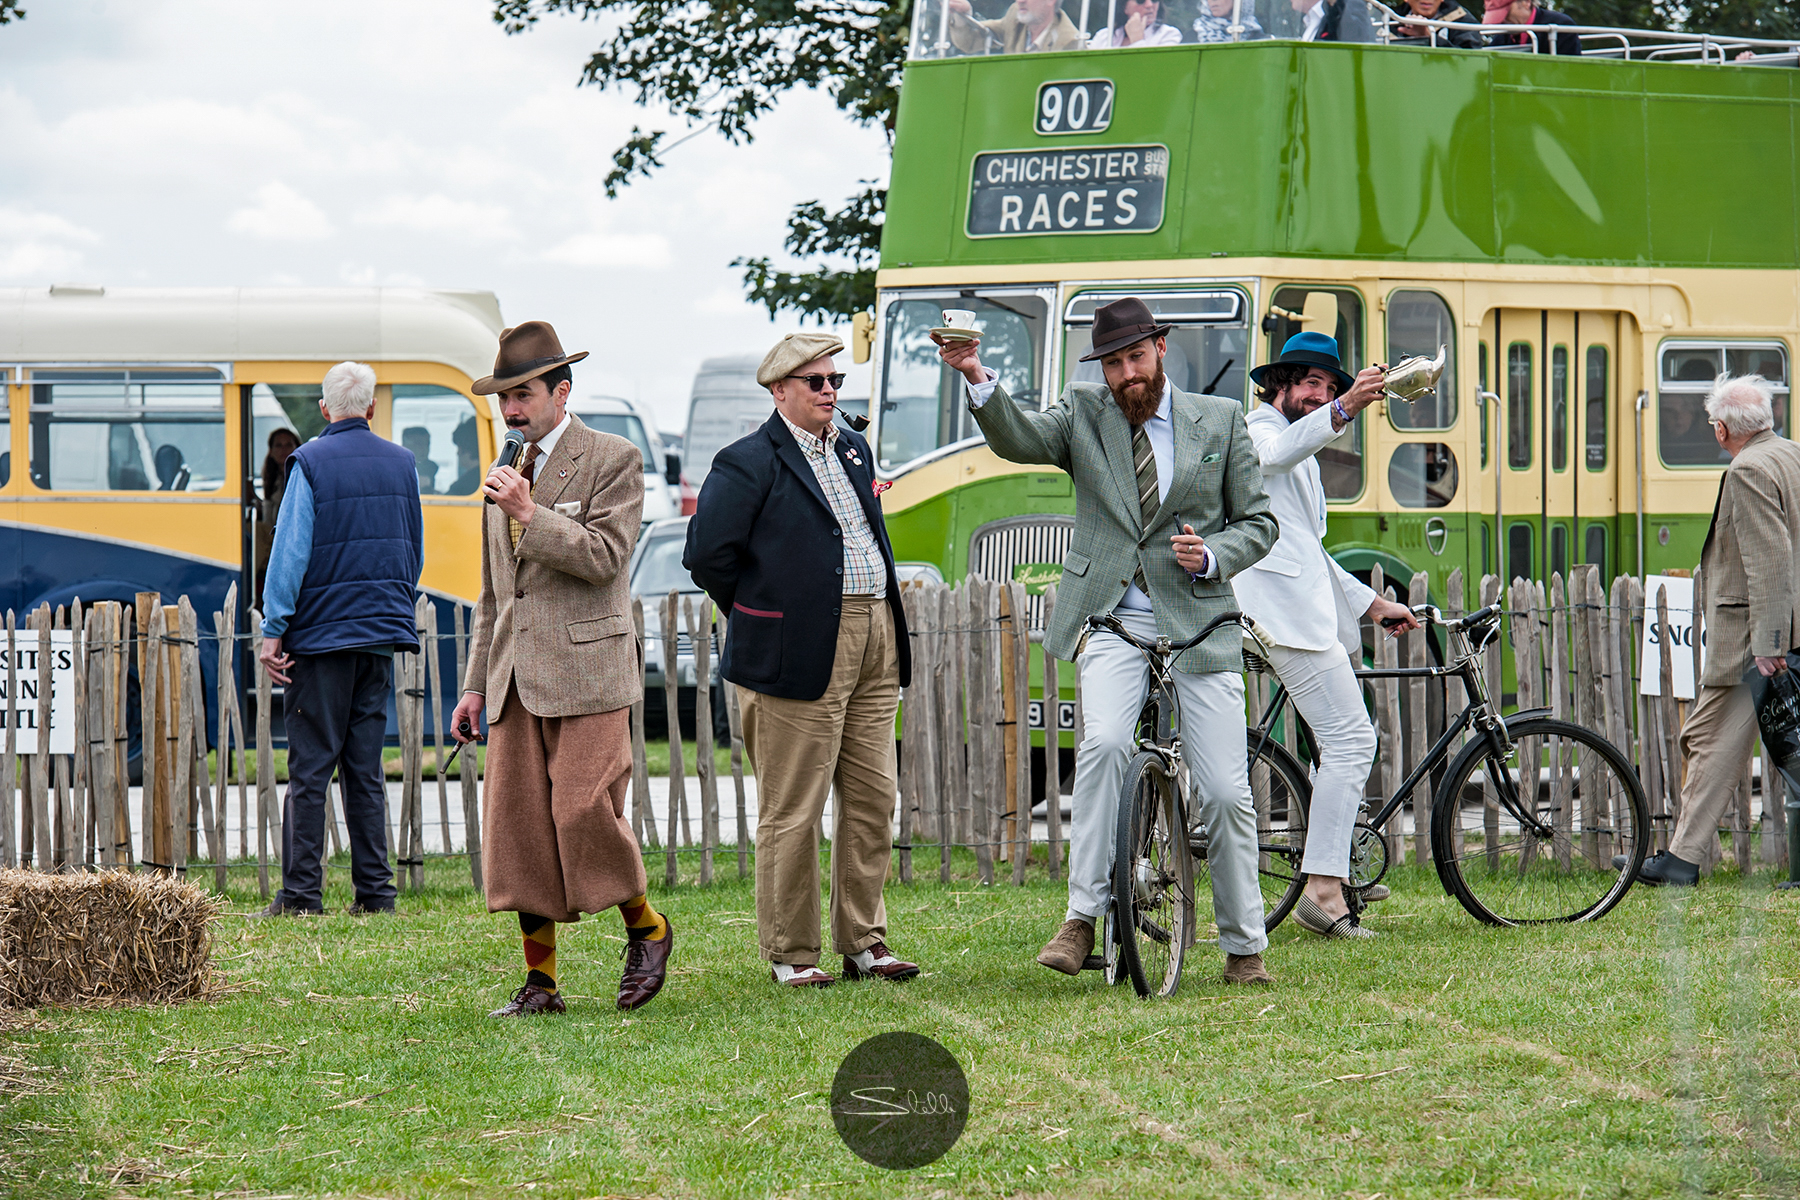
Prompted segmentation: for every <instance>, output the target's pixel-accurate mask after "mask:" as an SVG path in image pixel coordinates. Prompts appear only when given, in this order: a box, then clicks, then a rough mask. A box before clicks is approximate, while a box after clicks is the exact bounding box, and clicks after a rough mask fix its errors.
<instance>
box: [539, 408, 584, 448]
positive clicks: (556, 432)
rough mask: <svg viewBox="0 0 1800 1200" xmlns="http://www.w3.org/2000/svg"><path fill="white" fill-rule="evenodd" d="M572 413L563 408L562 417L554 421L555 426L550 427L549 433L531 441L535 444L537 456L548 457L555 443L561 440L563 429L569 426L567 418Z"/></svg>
mask: <svg viewBox="0 0 1800 1200" xmlns="http://www.w3.org/2000/svg"><path fill="white" fill-rule="evenodd" d="M574 415H575V414H573V413H571V412H568V411H566V410H565V411H564V412H563V419H562V420H560V421H558V422H557V423H556V428H555V429H552V430H551V431H550V432H549V433H546V434H545V435H544V436H543V437H541V438H539V439H538V440H537V441H536V442H535V443H533V444H534V445H536V446H537V450H538V457H539V458H549V457H550V455H551V452H552V451H554V450H555V449H556V443H557V442H559V441H561V440H562V435H563V430H565V429H567V428H568V427H569V418H571V417H572V416H574Z"/></svg>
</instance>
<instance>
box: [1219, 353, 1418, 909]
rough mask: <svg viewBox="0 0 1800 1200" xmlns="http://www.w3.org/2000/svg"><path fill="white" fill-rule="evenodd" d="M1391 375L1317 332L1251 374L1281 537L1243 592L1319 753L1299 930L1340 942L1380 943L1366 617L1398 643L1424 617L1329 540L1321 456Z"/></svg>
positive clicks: (1254, 424)
mask: <svg viewBox="0 0 1800 1200" xmlns="http://www.w3.org/2000/svg"><path fill="white" fill-rule="evenodd" d="M1383 374H1384V368H1383V367H1381V366H1379V365H1377V366H1372V367H1368V368H1366V369H1365V370H1363V371H1362V373H1361V374H1359V375H1357V376H1356V378H1354V379H1352V378H1351V377H1350V375H1349V373H1348V372H1346V371H1345V370H1344V369H1343V367H1342V366H1341V365H1340V362H1339V358H1338V346H1337V339H1336V338H1332V337H1327V336H1325V335H1324V334H1322V333H1311V332H1306V333H1297V334H1295V335H1294V336H1293V337H1291V338H1289V339H1288V340H1287V345H1285V346H1283V347H1282V350H1281V357H1280V358H1278V359H1276V360H1275V361H1274V362H1272V363H1264V364H1263V365H1262V366H1260V367H1256V368H1254V369H1253V370H1252V371H1251V372H1250V378H1251V380H1252V381H1253V382H1254V383H1255V384H1256V385H1257V393H1256V395H1257V398H1258V399H1259V400H1261V401H1262V404H1261V405H1260V406H1259V407H1258V408H1257V409H1256V410H1255V411H1254V412H1252V413H1251V414H1250V416H1249V418H1248V426H1249V429H1250V436H1251V438H1252V439H1254V440H1255V443H1256V452H1257V456H1258V458H1259V460H1260V461H1261V463H1262V471H1263V478H1264V481H1265V483H1266V485H1267V487H1268V490H1269V501H1270V504H1271V506H1272V507H1273V509H1274V511H1275V516H1276V519H1277V520H1279V521H1280V522H1281V536H1280V537H1279V538H1278V539H1277V540H1276V542H1275V548H1274V549H1273V550H1271V551H1270V552H1269V554H1268V556H1267V557H1265V558H1263V559H1262V560H1260V561H1259V562H1256V563H1254V564H1253V565H1252V566H1251V568H1250V569H1249V570H1247V571H1245V572H1244V573H1243V574H1241V575H1238V576H1236V577H1235V578H1233V579H1232V581H1231V586H1232V588H1233V590H1234V591H1236V593H1237V600H1238V604H1239V606H1240V607H1242V609H1243V610H1244V612H1245V613H1246V614H1247V615H1249V616H1250V617H1252V618H1253V619H1255V621H1256V623H1257V624H1258V625H1260V626H1261V627H1262V632H1263V633H1264V634H1265V636H1266V640H1267V641H1268V642H1269V643H1270V644H1269V645H1268V646H1267V647H1266V649H1267V652H1268V659H1269V665H1270V666H1271V667H1272V668H1274V670H1275V673H1276V675H1278V676H1280V678H1281V682H1282V683H1283V684H1285V685H1286V686H1287V690H1288V694H1289V695H1290V696H1292V697H1293V701H1294V707H1295V708H1296V709H1298V710H1299V712H1300V715H1301V717H1302V718H1304V719H1305V721H1306V724H1307V726H1308V727H1309V728H1310V729H1311V730H1312V735H1313V745H1314V746H1315V747H1316V748H1317V750H1318V754H1319V767H1318V771H1317V773H1316V774H1315V775H1314V777H1313V783H1312V809H1311V812H1310V813H1309V815H1308V819H1307V831H1306V854H1305V857H1304V858H1303V859H1302V860H1301V863H1300V869H1301V870H1302V871H1303V872H1305V873H1306V876H1307V879H1306V891H1305V893H1304V894H1303V895H1302V896H1301V897H1300V899H1299V900H1298V901H1296V902H1295V904H1294V921H1295V922H1296V923H1297V924H1298V925H1299V926H1300V927H1301V928H1302V929H1307V930H1310V931H1312V932H1313V933H1316V934H1319V935H1320V936H1322V937H1328V938H1338V937H1373V936H1374V934H1373V932H1372V931H1371V930H1367V929H1364V928H1363V927H1362V926H1360V925H1359V924H1357V923H1356V919H1355V918H1354V917H1353V916H1352V915H1351V913H1350V908H1349V905H1348V903H1347V902H1346V900H1345V898H1344V891H1343V885H1344V884H1345V883H1347V882H1348V880H1349V875H1350V838H1351V835H1352V833H1353V832H1354V831H1355V827H1356V812H1357V809H1358V808H1359V807H1360V806H1361V804H1362V794H1363V785H1364V784H1366V783H1367V782H1368V779H1369V767H1370V766H1371V765H1372V764H1373V763H1374V761H1375V730H1374V728H1373V727H1372V726H1371V725H1370V724H1369V718H1368V714H1367V712H1366V711H1365V710H1364V708H1363V700H1362V688H1361V686H1360V685H1359V684H1358V683H1357V681H1356V671H1355V667H1354V666H1353V665H1352V664H1351V659H1350V655H1355V656H1357V658H1358V659H1360V658H1361V655H1362V634H1361V631H1360V629H1359V627H1358V622H1357V618H1358V617H1362V616H1367V617H1368V618H1370V619H1371V620H1373V621H1378V622H1380V623H1381V624H1382V625H1383V626H1385V627H1386V628H1387V629H1388V630H1389V631H1390V632H1392V633H1395V634H1398V633H1401V632H1404V631H1405V630H1408V629H1417V628H1418V627H1419V622H1418V620H1417V619H1416V618H1415V617H1414V616H1413V614H1412V610H1410V609H1408V608H1407V607H1406V606H1405V605H1404V604H1399V603H1396V602H1394V601H1392V600H1386V599H1383V598H1382V597H1380V596H1377V595H1376V594H1375V593H1374V591H1373V590H1372V589H1370V587H1369V586H1368V585H1367V584H1365V583H1363V582H1362V581H1361V580H1359V579H1357V578H1356V577H1355V576H1354V575H1352V574H1350V572H1348V571H1346V570H1344V568H1343V567H1341V566H1339V565H1338V563H1337V560H1335V559H1334V558H1332V557H1331V555H1329V554H1327V553H1326V552H1325V545H1324V542H1323V541H1321V539H1322V538H1323V537H1324V534H1325V488H1324V486H1323V483H1322V481H1321V480H1320V478H1319V464H1318V461H1317V457H1316V456H1317V455H1318V452H1319V451H1320V450H1322V449H1323V448H1324V447H1325V446H1326V445H1328V444H1329V443H1330V442H1331V441H1332V439H1334V438H1336V437H1338V436H1339V435H1340V434H1342V433H1343V431H1344V430H1345V429H1346V428H1347V427H1348V426H1349V424H1350V422H1351V421H1353V420H1355V419H1356V414H1357V413H1359V412H1361V411H1362V410H1363V409H1365V408H1367V407H1368V406H1369V405H1370V404H1371V403H1373V402H1374V401H1375V400H1377V399H1379V398H1380V397H1381V395H1382V392H1383V386H1384V385H1383ZM1346 651H1348V652H1349V653H1348V654H1346V653H1345V652H1346ZM1422 808H1423V806H1421V811H1422Z"/></svg>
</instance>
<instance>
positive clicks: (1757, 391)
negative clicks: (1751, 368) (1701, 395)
mask: <svg viewBox="0 0 1800 1200" xmlns="http://www.w3.org/2000/svg"><path fill="white" fill-rule="evenodd" d="M1706 415H1707V416H1708V417H1709V418H1710V419H1712V420H1714V421H1717V422H1719V424H1721V425H1723V426H1725V432H1727V433H1729V434H1730V435H1731V436H1732V437H1749V436H1750V435H1751V434H1753V433H1761V432H1762V431H1763V430H1765V429H1773V428H1775V389H1774V388H1772V387H1770V386H1769V381H1768V380H1766V379H1764V378H1763V377H1762V376H1761V375H1739V376H1737V377H1736V378H1733V377H1731V376H1729V375H1721V376H1719V381H1718V382H1717V383H1716V384H1714V385H1713V390H1712V393H1711V394H1710V395H1708V396H1707V397H1706Z"/></svg>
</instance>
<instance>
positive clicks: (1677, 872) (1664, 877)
mask: <svg viewBox="0 0 1800 1200" xmlns="http://www.w3.org/2000/svg"><path fill="white" fill-rule="evenodd" d="M1612 861H1613V866H1614V867H1616V868H1624V867H1628V866H1630V865H1631V859H1630V858H1629V857H1627V856H1626V855H1623V854H1615V855H1613V860H1612ZM1637 881H1638V882H1639V883H1641V884H1644V885H1645V886H1647V887H1662V886H1663V885H1664V884H1668V885H1669V886H1670V887H1693V886H1694V885H1695V884H1697V883H1699V882H1700V867H1699V866H1698V865H1697V864H1695V863H1691V862H1689V861H1688V860H1687V859H1685V858H1677V857H1676V856H1675V855H1673V854H1670V853H1669V852H1668V851H1667V850H1664V851H1661V852H1660V853H1657V854H1652V855H1651V856H1650V857H1649V858H1646V859H1645V860H1644V865H1643V866H1641V867H1639V868H1638V873H1637Z"/></svg>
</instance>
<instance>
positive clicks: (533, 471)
mask: <svg viewBox="0 0 1800 1200" xmlns="http://www.w3.org/2000/svg"><path fill="white" fill-rule="evenodd" d="M537 453H538V448H537V443H536V442H533V443H531V445H529V446H527V447H525V462H524V464H523V465H521V466H520V467H519V474H521V475H523V476H524V477H525V486H526V487H528V488H529V487H530V486H532V484H534V483H535V482H537V480H536V475H537ZM506 532H507V533H509V534H511V535H512V548H513V549H514V550H517V549H518V548H519V539H520V538H522V537H524V536H525V527H524V526H523V525H521V524H519V523H518V522H517V521H515V520H513V519H512V518H511V517H508V518H506Z"/></svg>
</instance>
